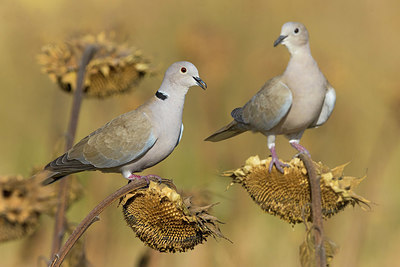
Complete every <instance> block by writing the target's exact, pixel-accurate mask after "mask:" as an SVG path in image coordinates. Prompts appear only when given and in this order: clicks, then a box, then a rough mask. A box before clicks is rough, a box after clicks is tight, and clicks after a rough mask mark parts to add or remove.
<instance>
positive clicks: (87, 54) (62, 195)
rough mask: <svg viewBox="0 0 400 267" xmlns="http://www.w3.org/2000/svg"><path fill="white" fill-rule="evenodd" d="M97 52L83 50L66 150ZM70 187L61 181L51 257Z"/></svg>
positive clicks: (57, 243)
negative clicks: (87, 71)
mask: <svg viewBox="0 0 400 267" xmlns="http://www.w3.org/2000/svg"><path fill="white" fill-rule="evenodd" d="M95 52H96V47H95V46H93V45H88V46H87V47H86V48H85V51H84V52H83V55H82V59H81V64H80V66H79V69H78V76H77V80H76V91H75V93H74V99H73V102H72V110H71V116H70V121H69V125H68V131H67V136H66V147H65V149H66V150H69V149H70V148H71V147H72V145H73V143H74V139H75V133H76V128H77V125H78V118H79V111H80V108H81V103H82V95H83V83H84V78H85V72H86V66H87V65H88V64H89V62H90V60H91V59H92V58H93V56H94V53H95ZM68 188H69V179H68V177H65V178H64V179H62V180H61V181H60V182H59V194H58V198H59V203H58V207H57V213H56V218H55V225H54V233H53V243H52V246H51V257H52V256H53V255H54V253H56V251H58V250H59V249H60V246H61V242H62V239H63V236H64V231H65V223H66V221H65V210H66V207H67V198H68Z"/></svg>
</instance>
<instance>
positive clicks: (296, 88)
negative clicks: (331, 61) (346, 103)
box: [273, 70, 326, 134]
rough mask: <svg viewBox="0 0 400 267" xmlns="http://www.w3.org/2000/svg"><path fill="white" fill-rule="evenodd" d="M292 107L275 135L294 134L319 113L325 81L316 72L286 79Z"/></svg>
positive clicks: (316, 117)
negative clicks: (290, 93)
mask: <svg viewBox="0 0 400 267" xmlns="http://www.w3.org/2000/svg"><path fill="white" fill-rule="evenodd" d="M286 84H287V85H288V87H289V88H290V90H291V92H292V97H293V100H292V105H291V107H290V109H289V112H288V113H287V115H286V116H285V117H284V119H283V120H282V121H281V123H279V124H278V125H277V126H276V127H275V129H273V130H274V132H275V133H276V134H288V133H296V132H299V131H302V130H304V129H306V128H308V127H309V126H310V125H311V124H312V123H313V122H315V120H317V119H318V117H319V114H320V113H321V109H322V105H323V102H324V99H325V94H326V79H325V77H324V76H323V75H322V73H320V72H319V70H318V71H315V72H309V73H308V74H304V75H301V76H298V77H291V78H290V79H287V81H286Z"/></svg>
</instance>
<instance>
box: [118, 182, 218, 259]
mask: <svg viewBox="0 0 400 267" xmlns="http://www.w3.org/2000/svg"><path fill="white" fill-rule="evenodd" d="M121 203H122V205H123V214H124V218H125V220H126V222H127V223H128V225H129V226H130V227H131V228H132V230H133V231H134V232H135V233H136V236H137V237H139V239H140V240H142V241H143V242H144V243H145V244H146V245H148V246H149V247H151V248H153V249H155V250H158V251H160V252H184V251H187V250H189V249H193V248H194V247H195V246H196V245H198V244H201V243H202V242H203V241H205V240H206V239H207V237H209V236H213V237H222V238H225V237H224V236H223V235H222V233H221V231H220V230H219V226H218V224H219V223H220V222H219V221H218V219H217V218H215V217H213V216H211V215H209V214H208V210H209V209H210V208H211V207H212V206H213V205H209V206H205V207H196V206H193V205H192V203H191V202H190V198H186V199H183V198H182V197H181V196H180V195H179V194H178V193H177V192H176V191H175V190H174V189H172V188H171V187H169V186H167V185H165V184H158V183H154V182H150V184H149V187H148V188H144V189H139V190H136V191H134V192H132V193H129V194H127V195H126V196H124V197H123V198H122V200H121Z"/></svg>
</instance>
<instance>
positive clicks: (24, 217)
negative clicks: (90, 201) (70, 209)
mask: <svg viewBox="0 0 400 267" xmlns="http://www.w3.org/2000/svg"><path fill="white" fill-rule="evenodd" d="M42 179H43V177H39V176H35V177H33V178H30V179H27V178H23V177H22V176H21V175H9V176H0V242H3V241H8V240H13V239H17V238H22V237H26V236H28V235H30V234H32V233H33V232H34V231H35V230H36V228H37V227H38V226H39V219H40V216H41V214H43V213H45V214H49V215H54V213H55V210H56V207H57V204H58V194H57V189H56V188H55V187H54V186H49V187H43V186H42V185H41V180H42ZM81 192H82V190H81V187H80V185H79V184H77V183H76V182H75V183H73V184H72V189H71V190H70V191H69V195H68V201H67V202H68V204H70V203H72V202H73V201H75V200H77V199H78V198H79V197H80V195H81Z"/></svg>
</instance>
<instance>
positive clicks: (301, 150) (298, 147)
mask: <svg viewBox="0 0 400 267" xmlns="http://www.w3.org/2000/svg"><path fill="white" fill-rule="evenodd" d="M290 144H291V145H292V147H294V149H296V150H297V151H299V153H297V154H296V155H294V157H298V156H299V155H300V154H305V155H307V156H309V157H310V158H311V154H310V152H308V150H307V149H306V148H305V147H304V146H302V145H300V144H299V143H297V142H290Z"/></svg>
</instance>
